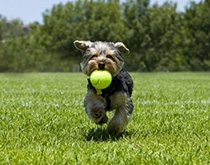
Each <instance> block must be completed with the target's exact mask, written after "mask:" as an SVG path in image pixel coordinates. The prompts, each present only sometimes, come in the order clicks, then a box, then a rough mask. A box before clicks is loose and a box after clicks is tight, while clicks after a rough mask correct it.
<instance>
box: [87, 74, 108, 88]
mask: <svg viewBox="0 0 210 165" xmlns="http://www.w3.org/2000/svg"><path fill="white" fill-rule="evenodd" d="M90 82H91V84H92V85H93V86H94V87H95V88H96V89H105V88H107V87H108V86H109V85H110V84H111V82H112V75H111V73H110V72H108V71H107V70H95V71H93V72H92V73H91V75H90Z"/></svg>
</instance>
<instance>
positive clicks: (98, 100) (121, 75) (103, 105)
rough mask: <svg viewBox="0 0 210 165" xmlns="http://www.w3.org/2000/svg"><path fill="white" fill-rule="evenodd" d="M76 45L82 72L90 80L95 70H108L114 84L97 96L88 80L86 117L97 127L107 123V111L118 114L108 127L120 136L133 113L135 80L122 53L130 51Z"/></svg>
mask: <svg viewBox="0 0 210 165" xmlns="http://www.w3.org/2000/svg"><path fill="white" fill-rule="evenodd" d="M74 45H75V47H76V48H77V49H79V50H80V51H82V52H83V60H82V62H81V68H82V71H83V72H84V73H85V74H86V75H88V76H90V74H91V73H92V72H93V71H94V70H107V71H109V72H110V73H111V75H112V83H111V85H110V86H109V87H107V88H106V89H102V90H101V94H97V91H96V89H95V88H94V87H93V86H92V84H91V82H90V80H89V79H88V90H87V94H86V95H85V97H84V107H85V112H86V114H87V116H88V117H89V118H90V119H91V120H92V121H93V122H95V123H96V124H100V125H102V124H105V123H107V122H108V117H107V116H106V112H107V111H113V110H115V114H114V117H113V118H112V119H111V120H110V122H109V123H108V126H107V131H108V133H109V134H117V133H120V132H122V131H123V130H124V128H125V127H126V126H127V124H128V122H129V120H130V118H131V114H132V112H133V109H134V107H133V103H132V100H131V94H132V90H133V80H132V78H131V76H130V75H129V73H128V72H127V70H126V69H125V68H124V67H123V64H124V62H123V58H122V53H129V50H128V49H127V48H126V47H125V45H124V44H123V43H121V42H118V43H115V44H114V43H112V42H100V41H98V42H90V41H75V42H74Z"/></svg>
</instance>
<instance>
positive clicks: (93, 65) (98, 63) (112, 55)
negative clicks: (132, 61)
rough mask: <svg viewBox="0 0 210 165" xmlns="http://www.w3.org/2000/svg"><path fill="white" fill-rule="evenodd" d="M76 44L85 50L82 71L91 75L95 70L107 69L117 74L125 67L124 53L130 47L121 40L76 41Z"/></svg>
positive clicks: (127, 51) (78, 47)
mask: <svg viewBox="0 0 210 165" xmlns="http://www.w3.org/2000/svg"><path fill="white" fill-rule="evenodd" d="M74 46H75V47H76V48H77V49H79V50H80V51H82V52H83V60H82V62H81V64H80V65H81V69H82V71H83V72H84V73H85V74H87V75H88V76H90V74H91V73H92V72H93V71H94V70H107V71H109V72H110V73H111V74H112V76H115V75H116V74H117V73H118V72H119V71H120V70H121V68H122V67H123V64H124V62H123V58H122V54H123V53H129V49H128V48H126V47H125V45H124V44H123V43H121V42H117V43H112V42H101V41H97V42H90V41H74Z"/></svg>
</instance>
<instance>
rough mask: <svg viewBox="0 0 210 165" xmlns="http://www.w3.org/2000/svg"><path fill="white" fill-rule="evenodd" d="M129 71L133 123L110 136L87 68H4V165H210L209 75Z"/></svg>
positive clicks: (0, 90) (0, 80)
mask: <svg viewBox="0 0 210 165" xmlns="http://www.w3.org/2000/svg"><path fill="white" fill-rule="evenodd" d="M131 75H132V78H133V80H134V85H135V87H134V92H133V96H132V99H133V102H134V106H135V110H134V112H133V116H132V119H131V122H130V123H129V125H128V126H127V128H126V130H125V132H124V133H123V134H121V135H118V136H115V137H110V136H109V135H107V133H106V125H104V126H103V127H100V126H97V125H95V124H94V123H92V122H91V121H90V120H89V119H88V118H87V116H86V114H85V112H84V108H83V106H82V99H83V97H84V95H85V93H86V86H87V81H86V79H87V77H86V76H85V75H83V74H82V73H32V74H0V164H86V165H87V164H94V165H99V164H100V165H102V164H210V74H209V73H132V74H131ZM112 115H113V114H112V113H110V114H109V117H111V116H112Z"/></svg>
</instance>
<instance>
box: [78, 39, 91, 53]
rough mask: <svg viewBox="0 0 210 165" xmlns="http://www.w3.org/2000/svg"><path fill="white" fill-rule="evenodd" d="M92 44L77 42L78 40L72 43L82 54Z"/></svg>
mask: <svg viewBox="0 0 210 165" xmlns="http://www.w3.org/2000/svg"><path fill="white" fill-rule="evenodd" d="M92 44H93V43H92V42H90V41H78V40H76V41H74V46H75V47H76V48H77V49H78V50H80V51H82V52H84V51H85V50H86V49H87V48H88V47H90V46H91V45H92Z"/></svg>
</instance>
